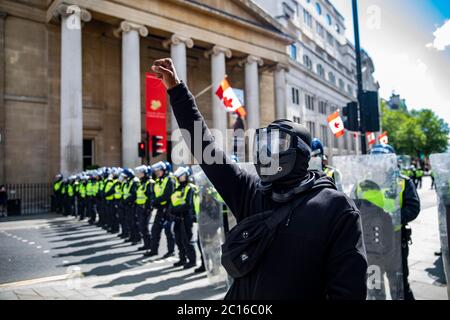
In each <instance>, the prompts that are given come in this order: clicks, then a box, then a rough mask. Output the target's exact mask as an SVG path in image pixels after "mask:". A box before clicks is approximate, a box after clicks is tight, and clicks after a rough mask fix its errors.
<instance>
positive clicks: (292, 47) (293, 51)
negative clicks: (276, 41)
mask: <svg viewBox="0 0 450 320" xmlns="http://www.w3.org/2000/svg"><path fill="white" fill-rule="evenodd" d="M289 54H290V56H291V59H294V60H297V46H296V45H295V43H293V44H291V45H290V46H289Z"/></svg>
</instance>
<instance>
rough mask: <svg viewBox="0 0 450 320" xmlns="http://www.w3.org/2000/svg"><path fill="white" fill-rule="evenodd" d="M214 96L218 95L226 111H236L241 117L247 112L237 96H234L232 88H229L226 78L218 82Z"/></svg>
mask: <svg viewBox="0 0 450 320" xmlns="http://www.w3.org/2000/svg"><path fill="white" fill-rule="evenodd" d="M216 96H218V97H219V99H220V100H222V102H223V104H224V106H225V109H226V110H227V111H228V112H236V113H237V114H239V115H240V116H241V117H245V116H246V114H247V112H246V111H245V108H244V106H243V105H242V103H241V102H240V101H239V98H238V97H237V96H236V93H234V91H233V88H231V86H230V84H229V83H228V80H227V78H225V79H223V80H222V82H220V85H219V87H218V88H217V90H216Z"/></svg>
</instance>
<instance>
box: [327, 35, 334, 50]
mask: <svg viewBox="0 0 450 320" xmlns="http://www.w3.org/2000/svg"><path fill="white" fill-rule="evenodd" d="M327 42H328V44H329V45H330V46H332V47H334V38H333V36H332V35H331V33H329V32H327Z"/></svg>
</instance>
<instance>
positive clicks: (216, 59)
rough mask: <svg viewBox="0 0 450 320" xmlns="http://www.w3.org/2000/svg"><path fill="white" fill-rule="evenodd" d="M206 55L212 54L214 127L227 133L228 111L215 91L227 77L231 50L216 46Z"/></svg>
mask: <svg viewBox="0 0 450 320" xmlns="http://www.w3.org/2000/svg"><path fill="white" fill-rule="evenodd" d="M205 56H206V57H208V56H211V84H212V87H211V101H212V107H211V108H212V120H213V128H214V129H216V130H220V131H221V132H223V133H224V134H225V130H226V129H227V112H226V110H225V108H224V107H223V105H222V101H220V99H219V98H217V96H216V93H215V91H216V89H217V88H218V87H219V84H220V82H221V81H222V80H223V79H224V78H225V74H226V67H225V58H231V50H230V49H227V48H223V47H219V46H214V47H212V49H211V50H209V51H207V52H206V53H205Z"/></svg>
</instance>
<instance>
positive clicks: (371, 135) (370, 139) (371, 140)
mask: <svg viewBox="0 0 450 320" xmlns="http://www.w3.org/2000/svg"><path fill="white" fill-rule="evenodd" d="M366 136H367V141H368V143H369V145H372V144H375V142H376V138H375V133H374V132H367V133H366Z"/></svg>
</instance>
